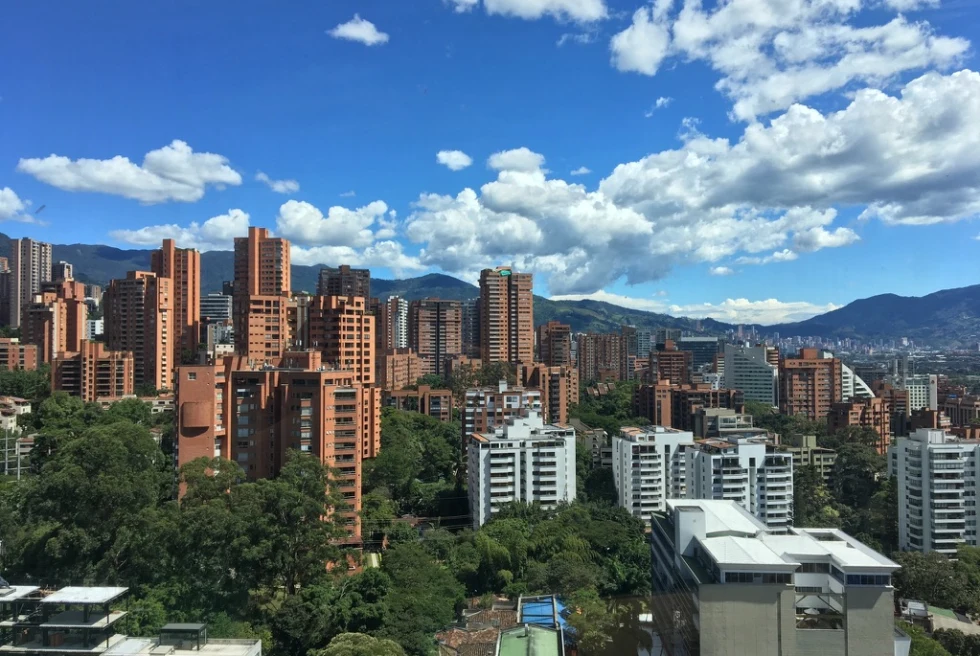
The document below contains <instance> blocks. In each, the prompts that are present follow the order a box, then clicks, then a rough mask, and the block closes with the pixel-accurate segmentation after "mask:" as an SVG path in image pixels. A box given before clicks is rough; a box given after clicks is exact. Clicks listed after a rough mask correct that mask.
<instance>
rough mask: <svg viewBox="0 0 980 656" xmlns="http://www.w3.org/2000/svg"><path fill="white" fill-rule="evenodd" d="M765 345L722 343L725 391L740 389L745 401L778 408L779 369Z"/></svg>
mask: <svg viewBox="0 0 980 656" xmlns="http://www.w3.org/2000/svg"><path fill="white" fill-rule="evenodd" d="M767 354H768V348H767V347H765V346H736V345H734V344H725V366H724V369H725V371H724V375H725V388H726V389H737V390H742V393H743V394H744V395H745V400H746V401H757V402H758V403H765V404H766V405H770V406H774V407H775V406H776V405H778V398H777V392H778V390H779V369H778V367H776V366H774V365H772V364H770V363H769V361H768V359H767Z"/></svg>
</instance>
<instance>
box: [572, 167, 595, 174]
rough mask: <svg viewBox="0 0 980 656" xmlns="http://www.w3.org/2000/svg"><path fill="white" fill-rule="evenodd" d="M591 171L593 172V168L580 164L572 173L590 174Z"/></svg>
mask: <svg viewBox="0 0 980 656" xmlns="http://www.w3.org/2000/svg"><path fill="white" fill-rule="evenodd" d="M590 173H592V169H590V168H588V167H585V166H580V167H578V168H577V169H575V170H574V171H572V172H571V175H588V174H590Z"/></svg>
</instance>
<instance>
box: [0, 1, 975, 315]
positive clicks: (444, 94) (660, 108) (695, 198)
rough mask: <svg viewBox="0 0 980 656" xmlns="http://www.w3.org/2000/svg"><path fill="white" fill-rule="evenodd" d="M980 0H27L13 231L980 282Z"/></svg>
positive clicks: (427, 259) (702, 276)
mask: <svg viewBox="0 0 980 656" xmlns="http://www.w3.org/2000/svg"><path fill="white" fill-rule="evenodd" d="M974 5H975V3H973V2H971V1H970V0H949V1H948V2H944V3H942V4H939V3H937V2H931V1H929V0H765V1H763V0H730V1H729V2H725V3H722V4H721V5H717V4H715V3H714V2H712V1H711V0H705V2H704V4H703V6H701V5H700V3H695V2H694V1H693V0H674V2H668V1H666V0H659V1H658V2H654V3H649V2H641V1H640V0H630V1H623V0H445V1H443V0H412V1H411V2H408V1H398V2H395V1H392V0H386V1H381V0H361V1H356V2H355V1H347V0H332V1H331V2H289V3H271V2H254V1H249V0H245V1H236V2H230V1H223V0H213V1H211V2H207V3H201V2H190V1H176V2H166V3H164V2H150V3H134V2H131V1H128V0H127V1H113V2H109V1H105V0H89V1H87V2H84V3H79V2H67V1H64V2H58V3H54V4H50V3H48V4H44V6H43V7H42V6H40V3H14V4H12V5H11V6H10V7H8V8H7V9H6V11H5V19H4V21H3V23H2V25H0V219H3V220H4V222H3V224H2V225H0V230H2V231H3V232H6V233H7V234H9V235H11V236H31V237H34V238H37V239H42V240H46V241H51V242H55V243H71V242H83V243H105V244H110V245H114V246H118V247H122V248H126V247H133V248H147V247H152V246H153V245H155V244H156V243H158V242H159V240H160V239H161V238H163V237H164V236H174V237H176V238H177V239H178V242H180V243H182V244H183V245H186V246H194V247H198V248H201V249H202V250H210V249H214V248H224V249H227V248H230V245H231V239H232V238H233V237H234V236H235V235H236V234H244V228H245V226H246V225H260V226H266V227H269V228H271V229H272V230H273V231H275V232H276V233H277V234H281V235H284V236H287V237H289V238H290V239H291V240H292V241H293V243H294V260H295V261H297V262H301V263H304V264H313V263H325V264H331V265H336V264H341V263H345V262H346V263H351V264H356V265H363V266H369V267H370V268H371V269H372V271H373V272H374V275H376V276H378V277H391V276H399V277H402V276H409V275H418V274H420V273H422V272H425V271H445V272H447V273H451V274H453V275H457V276H459V277H463V278H466V279H473V278H474V276H475V274H476V272H477V271H478V270H479V269H480V268H482V267H484V266H492V265H494V264H500V263H507V264H511V263H513V264H515V265H517V266H519V267H521V268H524V269H527V270H532V271H534V272H535V274H536V279H535V284H536V291H538V292H540V293H548V294H552V295H564V296H570V297H575V298H578V297H582V296H591V297H594V298H602V299H607V300H612V301H615V302H619V303H621V304H627V305H632V306H634V307H640V308H644V309H652V310H658V311H666V312H670V313H674V314H686V315H690V316H714V317H717V318H720V319H726V320H733V321H761V322H773V321H779V320H782V319H795V318H800V317H804V316H808V315H812V314H814V313H817V312H820V311H824V310H826V309H829V308H830V307H832V306H833V305H842V304H844V303H847V302H849V301H851V300H853V299H855V298H861V297H866V296H869V295H873V294H878V293H885V292H894V293H899V294H906V295H920V294H925V293H928V292H931V291H935V290H937V289H942V288H948V287H955V286H962V285H968V284H974V283H977V282H978V279H977V272H978V268H977V264H976V263H977V254H978V248H980V241H977V239H976V238H977V237H978V233H980V226H978V224H977V221H976V220H975V215H976V213H977V212H978V211H980V144H978V143H977V142H978V140H980V137H978V134H977V133H978V131H977V130H976V125H978V124H980V75H978V74H976V73H973V72H972V69H976V68H977V66H978V63H977V60H976V55H975V50H974V46H973V42H974V40H975V37H974V32H975V31H976V29H977V26H978V25H980V8H974ZM52 7H57V10H54V9H53V8H52ZM355 18H356V20H355ZM658 100H659V102H658ZM457 151H458V152H457ZM440 152H444V154H443V157H442V161H443V162H444V163H440V162H439V159H438V158H437V154H438V153H440ZM114 158H117V159H114ZM144 158H146V159H145V160H144ZM467 163H468V165H466V166H463V165H464V164H467ZM583 167H584V169H588V172H583V171H580V169H583ZM260 172H261V173H264V174H265V176H267V177H266V178H264V179H263V180H264V181H263V180H260V179H257V177H256V176H257V175H258V174H259V173H260ZM573 172H575V174H573ZM468 190H469V191H468ZM42 205H44V206H45V207H44V209H43V211H41V212H40V213H38V214H35V212H37V209H38V208H39V207H40V206H42Z"/></svg>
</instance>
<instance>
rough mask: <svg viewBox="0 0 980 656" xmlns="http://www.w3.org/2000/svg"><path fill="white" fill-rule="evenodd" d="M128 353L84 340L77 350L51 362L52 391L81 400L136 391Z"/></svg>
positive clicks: (120, 396)
mask: <svg viewBox="0 0 980 656" xmlns="http://www.w3.org/2000/svg"><path fill="white" fill-rule="evenodd" d="M135 370H136V362H135V358H134V357H133V353H132V352H131V351H111V350H109V349H108V348H106V345H105V344H103V343H102V342H91V341H88V340H83V341H82V344H81V348H80V349H79V350H78V351H64V352H61V353H59V354H58V355H57V356H56V357H55V358H54V360H53V361H52V362H51V389H52V390H53V391H56V392H66V393H68V394H70V395H71V396H77V397H80V398H81V399H82V400H84V401H95V400H96V399H99V398H112V399H121V398H123V397H125V396H131V395H132V394H134V392H135V390H136V373H135Z"/></svg>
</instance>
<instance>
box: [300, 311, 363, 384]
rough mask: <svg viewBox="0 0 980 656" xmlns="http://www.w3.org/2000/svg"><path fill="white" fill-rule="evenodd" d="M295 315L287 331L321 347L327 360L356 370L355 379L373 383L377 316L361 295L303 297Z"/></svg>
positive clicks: (332, 364)
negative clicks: (292, 324) (369, 309)
mask: <svg viewBox="0 0 980 656" xmlns="http://www.w3.org/2000/svg"><path fill="white" fill-rule="evenodd" d="M304 298H305V301H306V302H305V303H302V304H297V305H296V306H295V307H294V308H293V309H292V311H293V312H294V313H295V314H294V315H293V316H294V317H297V316H298V315H301V314H303V315H305V316H303V317H302V318H298V319H295V325H294V326H292V327H291V329H290V330H289V331H288V332H289V334H290V335H291V336H292V339H293V340H295V341H297V342H298V343H300V344H303V345H304V346H306V347H308V348H312V349H315V350H317V351H320V352H321V353H322V354H323V355H322V357H323V362H324V363H325V364H328V365H331V366H335V367H338V368H340V369H343V370H345V371H351V372H353V373H354V381H355V382H357V383H361V384H364V385H370V384H373V383H374V374H375V364H376V363H375V352H374V344H375V340H374V332H375V323H374V322H375V317H374V315H372V314H371V313H370V312H369V311H368V308H367V299H366V298H364V297H361V296H313V297H304Z"/></svg>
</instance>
